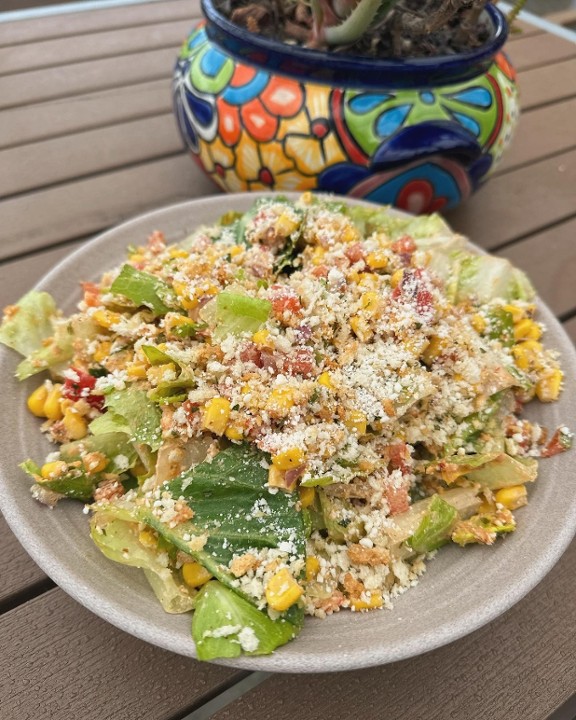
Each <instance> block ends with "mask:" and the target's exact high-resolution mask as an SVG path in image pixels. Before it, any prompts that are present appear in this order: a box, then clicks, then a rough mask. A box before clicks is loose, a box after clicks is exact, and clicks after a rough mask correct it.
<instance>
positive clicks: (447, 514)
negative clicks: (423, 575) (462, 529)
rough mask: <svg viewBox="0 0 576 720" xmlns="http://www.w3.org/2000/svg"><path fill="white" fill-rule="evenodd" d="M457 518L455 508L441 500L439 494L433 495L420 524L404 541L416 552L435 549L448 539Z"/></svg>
mask: <svg viewBox="0 0 576 720" xmlns="http://www.w3.org/2000/svg"><path fill="white" fill-rule="evenodd" d="M457 518H458V511H457V510H456V508H455V507H454V506H452V505H450V503H447V502H446V501H445V500H443V499H442V498H441V497H440V495H434V497H433V498H432V502H431V503H430V505H429V507H428V509H427V510H426V512H425V513H424V517H423V518H422V520H421V521H420V525H418V527H417V528H416V531H415V532H414V534H413V535H412V536H411V537H409V538H408V540H407V541H406V543H407V544H408V545H409V546H410V548H411V549H412V550H414V552H417V553H427V552H432V550H437V549H438V548H439V547H441V546H442V545H445V544H446V543H447V542H448V540H449V539H450V533H451V531H452V527H453V526H454V523H455V522H456V520H457Z"/></svg>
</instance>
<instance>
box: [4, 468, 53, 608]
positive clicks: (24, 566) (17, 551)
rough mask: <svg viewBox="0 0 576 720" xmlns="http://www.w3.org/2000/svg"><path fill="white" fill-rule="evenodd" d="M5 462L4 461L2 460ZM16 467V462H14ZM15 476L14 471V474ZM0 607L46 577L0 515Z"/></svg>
mask: <svg viewBox="0 0 576 720" xmlns="http://www.w3.org/2000/svg"><path fill="white" fill-rule="evenodd" d="M4 462H6V460H4ZM14 465H16V461H15V462H14ZM14 475H15V476H16V471H15V472H14ZM0 547H1V548H2V552H1V553H0V607H1V606H2V604H3V603H5V602H7V601H8V602H9V601H10V600H11V599H12V598H13V597H14V596H16V595H18V594H19V593H22V592H24V591H25V590H27V589H29V588H30V587H31V586H32V585H34V584H35V583H39V582H41V581H43V580H46V575H45V574H44V573H43V572H42V570H40V568H39V567H38V565H36V563H35V562H34V561H33V560H32V558H30V557H29V556H28V554H27V553H26V551H25V550H24V548H23V547H22V545H20V543H19V542H18V540H16V538H15V537H14V534H13V533H12V531H11V530H10V528H9V527H8V524H7V523H6V520H4V518H3V517H2V515H0Z"/></svg>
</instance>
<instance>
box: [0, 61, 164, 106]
mask: <svg viewBox="0 0 576 720" xmlns="http://www.w3.org/2000/svg"><path fill="white" fill-rule="evenodd" d="M177 54H178V48H162V49H160V50H149V51H147V52H141V53H137V54H134V55H123V56H122V57H120V58H103V59H100V60H88V61H86V62H83V63H76V64H75V65H67V66H65V67H56V68H47V69H46V70H33V71H31V72H28V73H18V74H16V75H8V76H6V77H3V78H0V109H3V108H11V107H21V106H23V105H28V104H35V103H38V102H43V101H46V100H54V99H56V98H64V97H71V96H74V95H83V94H85V93H90V92H94V91H96V90H106V89H108V88H120V87H122V86H125V85H134V84H135V83H140V82H148V81H150V80H160V79H165V80H166V82H168V83H169V82H170V78H171V75H172V68H173V66H174V63H175V62H176V56H177ZM168 86H169V85H168ZM30 112H32V113H33V112H34V110H33V109H31V110H30Z"/></svg>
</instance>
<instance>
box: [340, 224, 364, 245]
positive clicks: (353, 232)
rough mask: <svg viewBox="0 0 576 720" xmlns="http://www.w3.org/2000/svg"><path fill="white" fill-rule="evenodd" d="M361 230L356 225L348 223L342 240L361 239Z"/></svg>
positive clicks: (346, 241)
mask: <svg viewBox="0 0 576 720" xmlns="http://www.w3.org/2000/svg"><path fill="white" fill-rule="evenodd" d="M360 239H361V238H360V232H359V231H358V230H357V229H356V228H355V227H354V225H347V226H346V227H345V228H343V229H342V233H341V235H340V242H343V243H354V242H358V240H360Z"/></svg>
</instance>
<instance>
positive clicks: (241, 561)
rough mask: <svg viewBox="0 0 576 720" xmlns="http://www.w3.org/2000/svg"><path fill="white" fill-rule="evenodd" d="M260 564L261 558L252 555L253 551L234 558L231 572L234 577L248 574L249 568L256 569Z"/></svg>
mask: <svg viewBox="0 0 576 720" xmlns="http://www.w3.org/2000/svg"><path fill="white" fill-rule="evenodd" d="M258 565H260V560H258V558H257V557H255V556H254V555H252V553H246V554H245V555H241V556H240V557H235V558H234V559H233V560H232V562H231V563H230V572H231V573H232V575H234V577H242V575H246V573H247V572H248V571H249V570H255V569H256V568H257V567H258Z"/></svg>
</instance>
